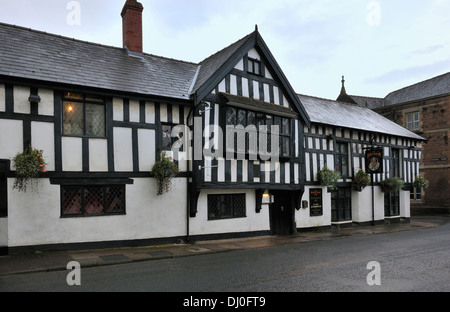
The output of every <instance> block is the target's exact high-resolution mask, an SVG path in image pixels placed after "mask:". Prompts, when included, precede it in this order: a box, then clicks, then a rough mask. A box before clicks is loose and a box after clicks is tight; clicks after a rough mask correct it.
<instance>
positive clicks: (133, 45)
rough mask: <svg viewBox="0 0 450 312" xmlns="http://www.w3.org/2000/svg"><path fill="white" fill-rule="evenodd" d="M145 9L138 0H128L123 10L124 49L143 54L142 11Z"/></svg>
mask: <svg viewBox="0 0 450 312" xmlns="http://www.w3.org/2000/svg"><path fill="white" fill-rule="evenodd" d="M143 10H144V7H143V5H142V4H141V3H139V2H137V1H136V0H127V1H126V2H125V5H124V7H123V9H122V13H121V16H122V29H123V47H124V48H127V49H128V50H130V51H132V52H137V53H142V52H143V44H142V11H143Z"/></svg>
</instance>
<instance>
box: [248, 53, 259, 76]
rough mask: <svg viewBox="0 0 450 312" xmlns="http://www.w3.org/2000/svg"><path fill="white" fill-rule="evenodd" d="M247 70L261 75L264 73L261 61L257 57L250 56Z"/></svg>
mask: <svg viewBox="0 0 450 312" xmlns="http://www.w3.org/2000/svg"><path fill="white" fill-rule="evenodd" d="M247 72H249V73H251V74H255V75H258V76H261V74H262V70H261V61H258V60H257V59H253V58H250V57H249V58H248V69H247Z"/></svg>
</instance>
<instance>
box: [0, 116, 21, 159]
mask: <svg viewBox="0 0 450 312" xmlns="http://www.w3.org/2000/svg"><path fill="white" fill-rule="evenodd" d="M0 146H1V148H0V158H1V159H12V158H13V157H14V156H16V155H17V154H18V153H22V152H23V125H22V121H20V120H9V119H1V120H0ZM11 167H13V163H12V161H11Z"/></svg>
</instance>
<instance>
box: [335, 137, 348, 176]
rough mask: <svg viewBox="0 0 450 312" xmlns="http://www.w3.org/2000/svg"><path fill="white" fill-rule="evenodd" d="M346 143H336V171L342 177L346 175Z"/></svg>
mask: <svg viewBox="0 0 450 312" xmlns="http://www.w3.org/2000/svg"><path fill="white" fill-rule="evenodd" d="M348 157H349V156H348V143H345V142H337V143H336V171H337V172H338V173H339V174H340V175H341V176H342V177H343V178H346V177H348Z"/></svg>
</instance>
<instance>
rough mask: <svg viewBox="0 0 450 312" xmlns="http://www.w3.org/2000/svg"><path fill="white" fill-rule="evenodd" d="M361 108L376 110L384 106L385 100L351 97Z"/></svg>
mask: <svg viewBox="0 0 450 312" xmlns="http://www.w3.org/2000/svg"><path fill="white" fill-rule="evenodd" d="M349 96H350V97H351V98H352V99H353V101H355V102H356V104H358V105H359V106H362V107H367V108H370V109H374V108H377V107H382V106H384V102H385V101H384V99H382V98H376V97H368V96H358V95H349Z"/></svg>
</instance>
